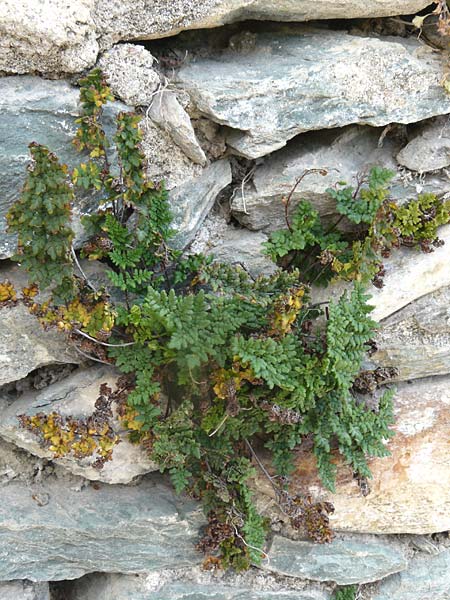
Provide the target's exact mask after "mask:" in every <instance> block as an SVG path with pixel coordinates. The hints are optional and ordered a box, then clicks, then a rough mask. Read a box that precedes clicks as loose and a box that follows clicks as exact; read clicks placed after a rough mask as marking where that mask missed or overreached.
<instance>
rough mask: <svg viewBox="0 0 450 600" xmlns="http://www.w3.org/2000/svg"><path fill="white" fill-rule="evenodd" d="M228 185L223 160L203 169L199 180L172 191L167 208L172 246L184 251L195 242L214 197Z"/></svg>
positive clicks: (228, 174) (228, 175)
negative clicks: (171, 215) (171, 225)
mask: <svg viewBox="0 0 450 600" xmlns="http://www.w3.org/2000/svg"><path fill="white" fill-rule="evenodd" d="M230 183H231V167H230V163H229V161H228V160H226V159H222V160H218V161H217V162H215V163H213V164H212V165H209V166H208V167H206V169H205V170H204V171H203V173H202V174H201V175H200V177H197V178H196V179H191V180H190V181H187V182H186V183H185V184H183V185H181V186H179V187H177V188H175V189H174V190H172V193H171V195H170V208H171V211H172V214H173V227H174V229H175V230H176V232H177V234H176V236H175V238H174V242H173V245H174V246H175V247H177V248H179V249H183V248H185V247H186V246H187V245H188V244H189V243H190V242H191V241H192V240H193V239H194V237H195V234H196V232H197V231H198V229H199V227H200V226H201V224H202V222H203V220H204V219H205V217H206V215H207V214H208V212H209V211H210V210H211V208H212V206H213V204H214V202H215V200H216V198H217V196H218V195H219V193H220V192H221V191H222V190H223V189H224V188H225V187H226V186H227V185H229V184H230Z"/></svg>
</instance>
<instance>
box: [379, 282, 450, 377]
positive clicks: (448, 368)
mask: <svg viewBox="0 0 450 600" xmlns="http://www.w3.org/2000/svg"><path fill="white" fill-rule="evenodd" d="M375 342H376V345H377V351H376V352H375V354H373V355H371V357H370V361H371V362H372V363H374V365H375V366H381V367H390V366H394V367H397V369H398V371H399V374H398V380H400V381H401V380H406V379H417V378H420V377H429V376H431V375H446V374H448V373H450V287H449V286H447V287H443V288H440V289H439V290H437V291H436V292H434V293H432V294H428V295H426V296H424V297H423V298H420V299H419V300H415V301H414V302H412V303H411V304H408V306H406V307H405V308H403V309H402V310H400V311H399V312H397V313H394V314H393V315H391V316H390V317H388V318H387V319H385V320H383V321H382V323H381V326H380V329H379V331H378V332H377V334H376V336H375Z"/></svg>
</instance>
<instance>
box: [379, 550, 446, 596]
mask: <svg viewBox="0 0 450 600" xmlns="http://www.w3.org/2000/svg"><path fill="white" fill-rule="evenodd" d="M449 597H450V549H448V550H446V551H444V552H441V553H440V554H437V555H435V556H426V555H421V554H419V555H417V556H416V557H414V558H412V559H411V561H410V564H409V568H408V570H407V571H403V572H402V573H398V574H397V575H392V577H388V578H387V579H385V580H384V581H382V582H381V583H380V586H379V588H378V590H377V591H376V592H374V593H373V595H372V596H371V600H392V599H393V598H399V599H400V598H401V600H425V599H426V600H428V599H430V600H447V599H448V598H449Z"/></svg>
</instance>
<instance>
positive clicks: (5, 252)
mask: <svg viewBox="0 0 450 600" xmlns="http://www.w3.org/2000/svg"><path fill="white" fill-rule="evenodd" d="M78 97H79V90H78V89H77V88H75V87H74V86H71V85H70V84H69V83H68V82H66V81H50V80H46V79H41V78H40V77H32V76H12V77H3V78H0V259H1V258H8V257H9V256H11V255H12V254H13V253H14V252H15V244H16V243H15V237H14V236H12V235H10V234H7V233H6V221H5V214H6V213H7V211H8V209H9V207H10V206H11V204H12V203H13V202H15V201H16V200H17V199H18V198H19V197H20V192H21V189H22V186H23V183H24V181H25V176H26V167H27V165H28V164H29V162H30V157H29V153H28V144H29V143H30V142H33V141H35V142H38V143H39V144H44V145H46V146H48V147H49V148H50V150H51V151H52V152H54V153H55V154H56V155H57V156H58V158H59V159H60V161H61V162H63V163H67V164H68V165H69V166H71V167H74V166H75V165H76V164H79V163H80V162H81V161H82V160H83V158H84V160H85V155H82V154H79V153H78V152H76V150H75V148H74V147H73V145H72V140H73V138H74V135H75V131H76V126H75V122H74V121H75V119H76V117H77V116H78V112H79V109H78ZM125 108H126V107H125V105H123V104H121V103H119V102H116V103H115V104H113V105H110V106H108V107H107V109H106V110H105V119H104V123H105V130H106V131H107V133H108V135H109V134H111V133H113V131H115V124H114V123H113V121H114V116H115V115H116V114H117V113H118V112H119V111H120V110H124V109H125ZM92 202H93V196H92V197H91V196H83V197H80V199H79V201H78V202H77V203H76V205H75V207H74V213H75V214H77V213H80V212H83V210H84V209H87V208H88V207H89V205H90V204H92Z"/></svg>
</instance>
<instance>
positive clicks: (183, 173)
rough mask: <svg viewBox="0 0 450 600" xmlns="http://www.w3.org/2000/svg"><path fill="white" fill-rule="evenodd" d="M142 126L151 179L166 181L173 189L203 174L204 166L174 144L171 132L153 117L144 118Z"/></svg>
mask: <svg viewBox="0 0 450 600" xmlns="http://www.w3.org/2000/svg"><path fill="white" fill-rule="evenodd" d="M141 127H142V132H143V134H144V135H143V140H142V144H141V147H142V151H143V152H144V154H145V156H146V158H147V176H148V177H149V178H150V179H152V180H154V181H164V184H165V186H166V188H167V189H168V190H172V189H173V188H174V187H176V186H180V185H182V184H184V183H186V182H187V181H189V180H191V179H193V178H195V177H199V176H200V175H201V174H202V172H203V169H202V166H201V165H199V164H196V163H194V162H193V161H192V160H191V159H190V158H188V157H187V156H186V154H185V153H184V152H183V150H182V149H181V148H180V147H179V146H177V145H174V143H173V139H172V136H171V135H170V133H168V132H167V131H165V130H164V129H162V128H161V127H159V126H158V125H156V123H154V122H153V120H152V119H150V118H144V119H143V120H142V121H141Z"/></svg>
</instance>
